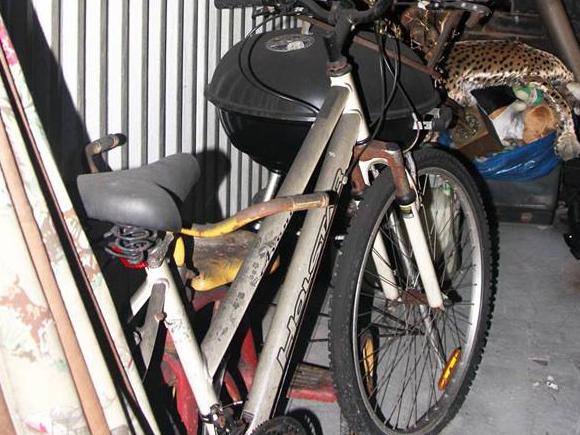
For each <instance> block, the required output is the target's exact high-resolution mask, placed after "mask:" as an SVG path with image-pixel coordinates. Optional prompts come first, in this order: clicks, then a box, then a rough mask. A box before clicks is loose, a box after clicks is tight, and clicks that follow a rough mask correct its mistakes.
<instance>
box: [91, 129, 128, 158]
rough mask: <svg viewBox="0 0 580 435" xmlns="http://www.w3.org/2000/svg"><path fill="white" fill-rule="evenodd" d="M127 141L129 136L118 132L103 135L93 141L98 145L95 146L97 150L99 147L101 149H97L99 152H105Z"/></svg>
mask: <svg viewBox="0 0 580 435" xmlns="http://www.w3.org/2000/svg"><path fill="white" fill-rule="evenodd" d="M126 141H127V138H126V137H125V136H124V135H122V134H120V133H117V134H108V135H106V136H103V137H101V138H99V139H97V140H96V141H94V142H93V143H94V144H95V145H97V146H95V151H97V149H96V148H99V150H98V151H97V152H98V153H105V152H107V151H109V150H112V149H113V148H115V147H117V146H119V145H121V144H124V143H125V142H126Z"/></svg>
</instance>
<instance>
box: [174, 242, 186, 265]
mask: <svg viewBox="0 0 580 435" xmlns="http://www.w3.org/2000/svg"><path fill="white" fill-rule="evenodd" d="M173 261H175V264H176V265H177V267H181V266H183V265H184V264H185V243H183V239H182V238H181V237H179V238H178V239H177V240H176V241H175V249H174V251H173Z"/></svg>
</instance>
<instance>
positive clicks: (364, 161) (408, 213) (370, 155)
mask: <svg viewBox="0 0 580 435" xmlns="http://www.w3.org/2000/svg"><path fill="white" fill-rule="evenodd" d="M363 147H364V148H363V149H362V150H361V151H360V153H359V155H358V159H359V164H358V166H357V168H356V170H355V172H354V173H353V185H354V187H355V189H357V190H358V189H360V187H362V186H361V184H362V183H364V185H367V186H368V185H370V181H369V176H368V174H369V173H370V170H371V168H372V167H373V166H374V165H376V164H377V163H383V164H386V165H388V166H389V168H390V170H391V173H392V175H393V182H394V185H395V198H396V201H397V204H398V205H399V210H400V213H401V217H402V218H403V219H402V220H403V223H404V225H405V229H406V232H407V235H408V238H409V242H410V244H411V248H412V251H413V255H414V257H415V260H416V267H417V269H418V272H419V276H420V277H421V282H422V283H423V288H424V290H425V295H426V297H427V302H428V304H429V306H430V307H431V308H433V309H439V310H443V309H444V306H443V296H442V293H441V288H440V286H439V281H438V279H437V274H436V273H435V267H434V265H433V259H432V258H431V253H430V250H429V245H428V243H427V238H426V236H425V231H424V228H423V223H422V222H421V217H420V215H419V207H420V204H419V195H418V194H417V192H416V190H415V185H416V182H415V176H414V174H410V173H409V171H407V168H406V166H405V160H404V157H403V153H402V151H401V149H400V147H399V146H398V145H396V144H393V143H385V142H379V141H374V142H371V143H370V144H368V145H364V146H363ZM372 257H373V260H374V263H375V267H376V269H377V273H378V274H379V275H380V276H384V277H385V279H382V280H380V283H381V287H382V290H383V292H384V294H385V297H386V298H387V299H388V300H397V299H399V297H400V294H399V288H398V286H397V285H396V281H395V277H394V273H393V270H392V268H391V267H390V266H389V264H387V262H386V260H387V259H388V257H387V250H386V247H385V242H384V239H383V236H382V234H381V232H380V231H379V232H378V234H377V237H376V239H375V242H374V245H373V249H372Z"/></svg>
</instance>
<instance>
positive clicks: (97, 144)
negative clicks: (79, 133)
mask: <svg viewBox="0 0 580 435" xmlns="http://www.w3.org/2000/svg"><path fill="white" fill-rule="evenodd" d="M125 142H127V138H126V137H125V136H124V135H122V134H120V133H117V134H108V135H107V136H103V137H101V138H99V139H97V140H95V141H93V142H91V143H90V144H88V145H87V146H85V156H86V158H87V163H88V164H89V169H90V171H91V173H93V174H95V173H97V172H99V169H98V168H97V165H96V164H95V161H94V157H95V156H98V155H101V154H102V153H105V152H107V151H109V150H112V149H113V148H116V147H118V146H119V145H123V144H124V143H125Z"/></svg>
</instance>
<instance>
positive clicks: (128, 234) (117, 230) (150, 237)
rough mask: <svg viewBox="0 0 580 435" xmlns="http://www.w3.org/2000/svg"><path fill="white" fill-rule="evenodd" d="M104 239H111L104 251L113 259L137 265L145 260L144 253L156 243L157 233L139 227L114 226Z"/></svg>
mask: <svg viewBox="0 0 580 435" xmlns="http://www.w3.org/2000/svg"><path fill="white" fill-rule="evenodd" d="M104 237H105V238H113V240H112V241H110V242H109V243H107V246H106V247H105V251H106V252H107V253H108V254H110V255H112V256H113V257H117V258H121V259H125V260H127V261H128V262H129V263H131V264H138V263H141V262H142V261H143V260H145V253H146V252H147V251H148V250H149V249H150V248H151V247H153V246H154V245H155V244H156V242H157V238H158V237H157V231H152V230H147V229H144V228H139V227H132V226H123V225H115V226H114V227H113V228H111V230H110V231H108V232H107V233H106V234H105V235H104Z"/></svg>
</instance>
